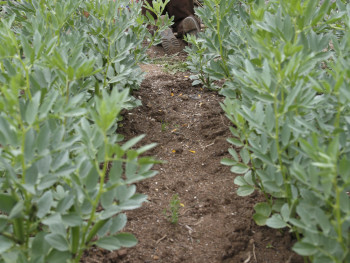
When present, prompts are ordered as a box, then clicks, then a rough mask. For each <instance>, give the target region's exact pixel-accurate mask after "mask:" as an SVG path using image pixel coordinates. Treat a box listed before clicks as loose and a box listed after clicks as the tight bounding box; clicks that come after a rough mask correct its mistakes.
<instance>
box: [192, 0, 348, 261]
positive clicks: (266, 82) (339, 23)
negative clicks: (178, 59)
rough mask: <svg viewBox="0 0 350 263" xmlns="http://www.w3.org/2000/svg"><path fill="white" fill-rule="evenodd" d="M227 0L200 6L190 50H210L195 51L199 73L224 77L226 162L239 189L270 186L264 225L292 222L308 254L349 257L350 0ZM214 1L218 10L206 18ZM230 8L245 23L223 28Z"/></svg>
mask: <svg viewBox="0 0 350 263" xmlns="http://www.w3.org/2000/svg"><path fill="white" fill-rule="evenodd" d="M227 2H228V1H215V0H211V1H207V6H206V7H205V8H204V9H203V10H202V9H201V10H198V11H197V14H198V15H199V16H200V17H201V18H202V19H203V22H204V24H205V25H206V26H207V29H206V32H205V33H202V34H201V35H200V36H199V39H193V41H194V44H195V45H194V49H193V50H196V48H198V47H202V48H203V49H202V51H203V52H202V53H199V55H198V56H196V55H195V54H194V53H191V52H193V50H192V51H190V55H191V56H192V57H193V58H191V59H192V62H190V63H192V65H193V67H194V68H195V69H194V72H195V73H198V72H203V73H205V74H208V77H209V78H212V79H223V80H225V84H224V86H223V88H222V89H221V90H220V93H221V94H223V95H224V96H225V97H226V99H225V101H224V103H223V104H222V107H223V109H224V110H225V112H226V114H227V117H228V118H229V119H230V120H231V122H232V123H233V126H232V127H231V128H230V130H231V132H232V135H233V136H234V137H233V138H229V139H228V141H229V142H230V143H231V144H232V148H231V149H229V152H230V154H231V155H232V158H231V159H224V160H222V163H223V164H225V165H229V166H231V171H232V172H233V173H235V174H241V175H242V176H238V177H236V179H235V184H237V185H238V186H239V188H238V191H237V193H238V194H239V195H241V196H247V195H250V194H251V193H253V192H254V191H255V190H259V191H261V192H262V193H263V194H264V195H265V197H266V201H265V202H263V203H259V204H256V205H255V207H254V210H255V214H254V216H253V217H254V220H255V221H256V223H257V224H258V225H267V226H269V227H272V228H285V227H288V228H290V230H291V231H293V232H295V234H296V236H297V238H298V242H297V243H296V244H295V245H294V247H293V249H294V251H296V252H297V253H299V254H300V255H303V256H306V257H308V259H309V260H310V261H311V262H348V261H349V260H350V251H349V247H350V236H349V230H350V220H349V215H350V198H349V194H348V193H349V189H350V176H349V175H350V173H349V167H350V155H349V152H350V148H349V146H350V137H349V128H350V125H349V124H350V123H349V114H350V108H349V105H350V104H349V99H350V96H349V94H350V93H349V86H350V85H349V84H350V83H349V81H350V75H349V70H348V69H349V67H350V60H349V59H350V57H349V55H350V49H349V46H350V45H349V39H350V38H349V37H350V35H349V25H350V24H349V21H350V20H349V19H350V18H349V17H350V4H349V3H347V2H346V1H340V0H338V1H322V3H321V2H320V1H312V0H310V1H307V0H305V1H302V0H293V1H285V0H281V1H268V2H265V1H245V2H243V1H242V2H240V3H235V4H238V6H236V8H237V9H236V10H237V11H228V10H227V8H222V6H227ZM233 2H235V1H233ZM209 9H210V10H212V12H213V13H214V14H217V15H216V16H215V15H213V16H211V17H210V16H208V15H206V16H205V17H204V16H203V14H206V13H205V12H208V13H209V11H206V10H209ZM227 12H231V13H230V14H229V17H227V18H225V19H227V20H228V21H229V20H230V21H231V23H232V21H240V24H241V25H242V27H231V26H229V23H228V22H227V23H226V27H225V26H223V28H224V29H222V26H221V24H220V23H219V22H218V19H217V18H218V17H221V16H223V15H224V14H226V13H227ZM208 17H209V18H208ZM214 17H215V18H214ZM225 19H223V18H222V19H221V20H220V21H221V22H223V21H225ZM220 30H221V31H220ZM225 30H227V33H226V31H225ZM237 31H238V33H237ZM220 35H222V36H225V38H222V40H221V41H220V40H217V41H216V44H215V45H214V44H212V42H213V39H217V38H218V37H220ZM237 35H239V36H242V37H241V38H240V40H241V41H242V42H241V43H242V45H240V46H239V47H238V46H235V45H234V43H235V42H234V41H232V39H234V38H233V37H234V36H237ZM207 36H213V37H211V38H210V39H209V37H207ZM221 42H222V43H225V45H223V46H224V47H228V51H225V49H224V48H222V51H221V50H220V45H221V44H220V43H221ZM231 49H233V50H231ZM215 50H216V51H215ZM225 52H226V53H225ZM202 54H205V56H209V55H211V54H213V55H212V57H211V60H214V63H212V62H211V60H207V61H206V62H205V63H201V62H200V63H198V64H195V63H194V61H195V59H197V61H200V59H201V56H202ZM214 54H216V55H214ZM202 61H204V60H202ZM215 63H219V64H220V67H217V66H215ZM225 65H228V67H227V69H228V70H229V74H227V75H225V74H226V73H225V72H226V71H225ZM210 71H214V73H212V74H210Z"/></svg>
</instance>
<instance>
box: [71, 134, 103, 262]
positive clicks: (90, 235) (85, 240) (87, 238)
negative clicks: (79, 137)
mask: <svg viewBox="0 0 350 263" xmlns="http://www.w3.org/2000/svg"><path fill="white" fill-rule="evenodd" d="M104 137H105V138H104V146H105V156H104V160H105V162H104V164H103V168H102V171H101V170H100V168H99V163H98V162H96V163H95V166H96V169H97V171H98V173H99V177H100V184H99V190H98V194H97V196H96V199H95V200H94V202H93V204H92V209H91V213H90V217H89V221H88V223H87V224H86V226H85V227H84V228H83V234H82V241H81V247H80V248H79V253H78V255H77V257H76V258H75V262H79V260H80V258H81V256H82V254H83V251H84V249H85V247H86V246H87V245H88V243H89V242H90V241H91V239H92V238H93V237H94V236H95V235H96V233H97V231H98V230H99V229H100V228H101V227H102V226H103V225H104V224H105V223H106V222H107V220H101V221H99V222H97V223H96V224H95V225H94V226H93V227H92V229H91V230H90V232H89V228H90V226H91V225H92V223H93V221H94V219H95V213H96V208H97V206H98V204H99V203H100V199H101V195H102V193H103V190H104V181H105V176H106V172H107V166H108V162H107V160H108V154H107V150H106V149H107V145H108V138H107V135H106V134H104Z"/></svg>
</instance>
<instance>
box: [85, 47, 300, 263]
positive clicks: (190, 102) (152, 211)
mask: <svg viewBox="0 0 350 263" xmlns="http://www.w3.org/2000/svg"><path fill="white" fill-rule="evenodd" d="M154 52H156V55H157V50H156V51H154ZM160 55H162V54H160ZM173 59H175V63H178V62H179V61H181V60H183V59H184V58H181V57H177V58H173ZM169 62H170V61H169ZM173 62H174V61H173ZM142 68H143V70H144V71H145V72H147V76H146V79H145V80H144V81H143V84H142V87H141V89H140V90H139V91H137V92H136V93H135V94H134V95H135V96H136V97H138V98H140V99H141V101H142V103H143V106H142V107H139V108H137V109H134V110H133V111H131V112H129V113H128V114H126V115H125V118H124V121H123V127H122V129H121V130H120V131H119V132H120V133H122V134H124V135H125V136H126V138H132V137H134V136H136V135H140V134H147V136H146V138H145V139H144V140H143V143H145V144H146V143H151V142H157V143H158V147H156V148H155V149H153V150H152V151H151V152H148V154H149V155H153V156H155V157H156V158H158V159H160V160H163V161H165V162H166V163H164V164H162V165H157V166H156V167H155V169H156V170H158V171H159V174H158V175H157V176H155V177H154V178H152V179H149V180H146V181H144V182H141V183H139V184H138V185H137V188H138V192H141V193H145V194H147V195H148V197H149V198H148V200H149V202H148V203H146V204H144V205H143V206H142V208H140V209H137V210H134V211H130V212H128V213H127V214H128V224H127V228H126V229H125V231H128V232H131V233H133V234H134V235H135V236H136V237H137V238H138V240H139V244H138V245H137V246H136V247H134V248H130V249H123V250H121V251H119V252H106V251H102V250H99V249H93V250H91V251H90V253H89V254H88V255H86V258H85V260H84V262H131V263H134V262H135V263H136V262H164V263H175V262H193V263H195V262H198V263H203V262H210V263H211V262H213V263H214V262H232V263H236V262H245V263H248V262H251V263H253V262H259V263H262V262H269V263H274V262H276V263H281V262H290V263H292V262H295V263H299V262H303V261H302V260H301V259H300V257H297V256H296V255H295V254H294V253H292V252H291V251H290V247H291V246H292V243H293V241H292V240H291V236H290V235H289V234H288V233H284V232H283V231H275V230H271V229H268V228H265V227H257V226H256V225H255V223H254V222H253V220H252V219H251V218H252V214H253V205H254V204H255V203H256V202H257V199H261V197H259V196H257V195H255V196H253V197H251V198H244V199H243V198H240V197H238V196H237V195H236V194H235V190H236V187H235V186H234V183H233V181H234V174H232V173H230V170H229V167H225V166H223V165H221V164H220V160H221V159H222V158H224V157H229V154H228V151H227V149H228V148H229V147H231V146H230V145H229V144H228V143H227V142H226V138H228V137H230V132H229V129H228V126H229V125H230V123H229V121H228V120H227V119H226V117H225V115H224V113H223V111H222V110H221V108H220V106H219V103H220V102H221V101H222V100H223V98H222V97H219V96H218V95H217V94H216V93H215V92H210V91H208V90H204V89H202V88H200V87H198V86H197V87H193V86H192V85H191V81H190V80H189V75H190V73H189V72H178V73H176V74H171V73H166V72H164V70H163V69H164V65H155V64H149V65H143V66H142ZM175 194H177V195H178V197H179V200H180V202H181V204H183V207H182V206H181V208H180V211H179V221H178V223H177V224H172V223H170V222H169V219H168V218H167V217H166V216H165V215H164V209H168V210H169V203H170V200H171V198H172V197H173V196H174V195H175ZM261 200H262V199H261Z"/></svg>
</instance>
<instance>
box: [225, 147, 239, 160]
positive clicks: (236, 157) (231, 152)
mask: <svg viewBox="0 0 350 263" xmlns="http://www.w3.org/2000/svg"><path fill="white" fill-rule="evenodd" d="M228 152H229V153H230V154H231V156H232V157H233V159H234V160H235V161H236V162H238V161H239V159H238V154H237V152H236V150H235V149H233V148H229V149H228Z"/></svg>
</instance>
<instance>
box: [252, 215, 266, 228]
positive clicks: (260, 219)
mask: <svg viewBox="0 0 350 263" xmlns="http://www.w3.org/2000/svg"><path fill="white" fill-rule="evenodd" d="M253 219H254V221H255V223H256V224H257V225H258V226H264V225H266V220H267V219H268V217H265V216H263V215H261V214H254V215H253Z"/></svg>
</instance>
